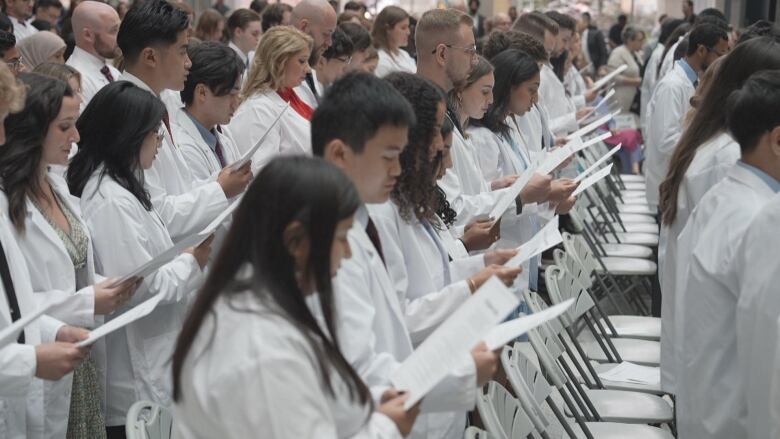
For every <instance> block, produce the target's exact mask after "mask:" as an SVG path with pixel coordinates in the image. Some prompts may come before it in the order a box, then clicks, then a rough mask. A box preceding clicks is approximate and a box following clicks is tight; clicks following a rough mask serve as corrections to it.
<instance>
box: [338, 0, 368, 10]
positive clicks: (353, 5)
mask: <svg viewBox="0 0 780 439" xmlns="http://www.w3.org/2000/svg"><path fill="white" fill-rule="evenodd" d="M344 10H345V11H358V12H359V11H365V10H368V8H367V7H366V5H365V3H363V2H358V1H355V0H349V1H348V2H347V3H346V4H344Z"/></svg>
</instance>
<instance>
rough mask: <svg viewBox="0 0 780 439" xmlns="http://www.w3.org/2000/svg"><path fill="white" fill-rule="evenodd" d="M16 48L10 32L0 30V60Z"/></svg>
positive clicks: (14, 39)
mask: <svg viewBox="0 0 780 439" xmlns="http://www.w3.org/2000/svg"><path fill="white" fill-rule="evenodd" d="M14 46H16V37H15V36H14V34H12V33H11V32H6V31H4V30H0V58H2V57H4V56H5V53H6V52H8V51H9V50H11V49H13V47H14Z"/></svg>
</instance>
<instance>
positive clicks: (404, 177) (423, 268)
mask: <svg viewBox="0 0 780 439" xmlns="http://www.w3.org/2000/svg"><path fill="white" fill-rule="evenodd" d="M385 80H387V81H388V82H389V83H390V84H391V85H393V87H395V88H396V89H397V90H398V91H399V92H400V93H401V94H402V95H403V96H404V97H406V98H407V100H408V101H409V102H410V103H411V104H412V108H413V109H414V112H415V118H416V122H415V124H414V125H412V126H411V127H410V130H409V140H408V144H407V146H406V148H405V149H404V151H403V152H402V153H401V156H400V157H399V160H400V162H401V174H400V175H399V176H398V181H397V183H396V185H395V188H394V189H393V192H392V193H391V195H390V200H389V201H387V202H385V203H383V204H378V205H372V206H369V212H370V214H371V217H372V218H373V219H374V220H375V222H376V226H377V229H378V230H379V238H380V240H381V241H382V242H384V243H385V244H384V246H383V253H384V256H385V263H386V265H387V270H388V272H389V273H390V278H391V279H392V280H393V282H394V284H395V287H396V290H397V291H398V295H399V297H401V298H403V299H405V300H407V301H409V302H410V303H414V304H415V305H416V306H420V307H421V308H422V307H424V308H425V309H426V312H424V313H419V315H417V316H416V317H415V318H407V325H408V327H409V332H410V334H411V337H412V341H413V342H414V343H415V344H420V343H422V342H423V341H424V340H425V338H426V337H427V336H428V335H430V333H431V332H433V331H434V330H435V329H436V328H437V327H438V326H439V324H441V323H442V322H443V321H444V320H445V319H446V318H447V317H448V316H449V315H451V314H452V313H453V312H454V311H455V310H456V309H457V308H458V307H459V306H460V305H461V304H462V303H463V302H465V301H466V299H468V298H469V296H470V295H471V294H473V293H475V292H476V290H477V289H478V288H479V287H481V286H482V284H483V283H484V282H485V281H487V279H488V278H490V277H491V276H493V275H497V276H498V277H499V278H500V279H501V280H502V281H504V282H505V283H507V284H508V285H511V284H512V282H513V281H514V279H515V277H517V275H518V274H519V273H520V271H521V269H520V268H519V267H503V266H502V265H503V263H504V262H506V261H507V260H508V259H509V258H510V257H512V256H513V255H514V253H515V252H514V251H512V250H509V251H491V252H488V253H485V254H484V255H483V254H480V255H475V256H471V257H468V258H459V259H455V260H453V261H450V260H449V258H450V256H449V252H448V251H447V249H446V248H445V246H444V242H443V241H442V240H441V238H440V237H439V235H438V233H437V230H445V229H446V228H447V226H448V225H449V224H447V223H445V222H443V221H442V220H441V219H440V218H439V217H438V216H437V213H438V212H439V211H440V210H446V209H440V207H441V206H446V204H444V203H446V199H445V198H443V197H442V195H443V194H442V191H441V189H439V187H438V186H437V185H436V180H437V179H438V178H437V177H439V171H440V170H441V171H443V170H444V169H446V168H444V166H443V161H444V155H445V146H444V142H443V140H442V135H441V129H442V125H443V123H444V117H445V108H446V107H445V99H444V95H443V94H442V93H441V91H440V90H439V89H438V88H437V87H436V86H435V85H434V84H432V83H431V82H429V81H427V80H425V79H423V78H421V77H419V76H416V75H413V74H411V73H400V72H397V73H391V74H390V75H388V76H386V77H385ZM446 154H447V155H449V151H447V152H446ZM446 213H447V215H446V216H447V218H448V219H449V220H450V221H451V216H452V215H451V213H450V212H446ZM418 304H419V305H418Z"/></svg>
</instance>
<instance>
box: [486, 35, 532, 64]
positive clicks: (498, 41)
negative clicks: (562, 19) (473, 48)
mask: <svg viewBox="0 0 780 439" xmlns="http://www.w3.org/2000/svg"><path fill="white" fill-rule="evenodd" d="M507 49H515V50H519V51H521V52H525V53H526V54H528V55H530V56H531V58H533V59H534V60H535V61H536V62H541V61H545V62H546V61H547V50H545V48H544V44H542V43H541V42H540V41H539V40H537V39H536V38H534V37H532V36H531V35H529V34H526V33H523V32H520V31H516V30H510V31H506V32H493V33H492V34H490V36H489V37H488V40H487V42H485V45H484V46H483V47H482V56H484V57H485V58H487V59H493V58H495V57H496V56H497V55H498V54H499V53H501V52H503V51H505V50H507Z"/></svg>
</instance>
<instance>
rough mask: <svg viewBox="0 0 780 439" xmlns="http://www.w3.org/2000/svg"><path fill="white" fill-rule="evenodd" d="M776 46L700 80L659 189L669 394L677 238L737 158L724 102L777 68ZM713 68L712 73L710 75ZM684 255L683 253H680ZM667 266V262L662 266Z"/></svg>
mask: <svg viewBox="0 0 780 439" xmlns="http://www.w3.org/2000/svg"><path fill="white" fill-rule="evenodd" d="M778 50H780V44H778V43H776V42H772V41H770V40H769V39H760V40H756V41H752V42H746V43H743V44H741V45H739V46H738V47H737V48H735V50H734V51H733V52H732V53H730V54H729V55H728V56H725V57H723V58H720V59H719V60H718V61H717V63H716V64H714V65H713V66H711V67H710V69H708V73H707V74H705V75H704V76H705V77H706V76H710V73H713V75H712V79H711V80H710V81H709V82H708V81H705V83H703V84H702V86H701V87H700V89H701V90H702V91H701V93H702V97H701V99H700V100H699V102H698V103H697V104H696V108H695V111H694V112H693V118H692V119H691V121H690V123H689V125H688V127H687V128H686V129H685V131H684V132H683V134H682V136H681V138H680V141H679V144H678V146H677V148H675V151H674V154H673V155H672V159H671V162H670V167H669V171H668V173H667V176H666V179H665V180H664V181H663V183H662V184H661V187H660V189H661V190H660V201H661V204H660V210H661V220H662V222H661V245H662V247H663V253H662V254H660V255H659V261H660V267H659V274H660V278H661V279H660V280H661V292H662V294H663V300H662V301H661V318H662V322H663V324H662V325H661V384H662V386H663V388H664V390H666V391H668V392H674V382H675V376H676V375H677V370H678V369H679V367H678V365H677V364H676V362H677V361H678V360H679V358H680V355H681V350H680V349H681V345H680V344H679V343H678V342H677V340H680V337H681V334H680V331H679V329H680V327H679V326H678V325H677V322H678V319H677V318H676V314H677V310H678V308H680V307H682V297H678V295H677V292H678V291H681V293H680V294H684V293H685V291H684V285H685V280H684V276H685V274H686V272H687V263H688V258H686V257H681V256H680V255H681V253H680V252H681V251H682V252H685V251H686V249H685V247H683V246H681V245H680V242H679V241H678V236H679V234H680V232H681V230H682V229H683V227H685V225H686V223H687V222H688V217H689V215H690V213H691V212H692V211H693V210H694V208H695V207H696V205H697V204H698V202H699V200H700V199H701V198H702V196H704V194H705V193H706V192H707V191H708V190H709V189H710V188H711V187H712V186H714V185H715V183H717V182H718V181H720V180H721V179H722V178H723V177H725V175H726V172H727V171H728V169H730V167H731V165H732V164H733V163H735V162H736V160H737V159H738V158H739V155H740V153H739V147H738V145H737V144H736V143H735V142H734V141H733V140H732V139H731V137H730V136H729V135H728V134H727V133H725V132H724V131H723V130H724V127H725V125H726V114H725V112H724V111H723V102H725V101H726V98H727V97H728V95H729V94H730V93H731V92H733V91H734V90H735V89H736V88H737V87H739V86H740V85H741V84H742V83H743V82H744V81H745V80H746V79H747V78H748V77H749V75H750V74H752V73H755V72H757V71H759V70H762V69H767V68H780V56H778V54H780V52H778ZM712 69H717V70H715V71H714V72H713V71H712ZM683 254H684V253H683ZM667 262H668V263H667Z"/></svg>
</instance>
